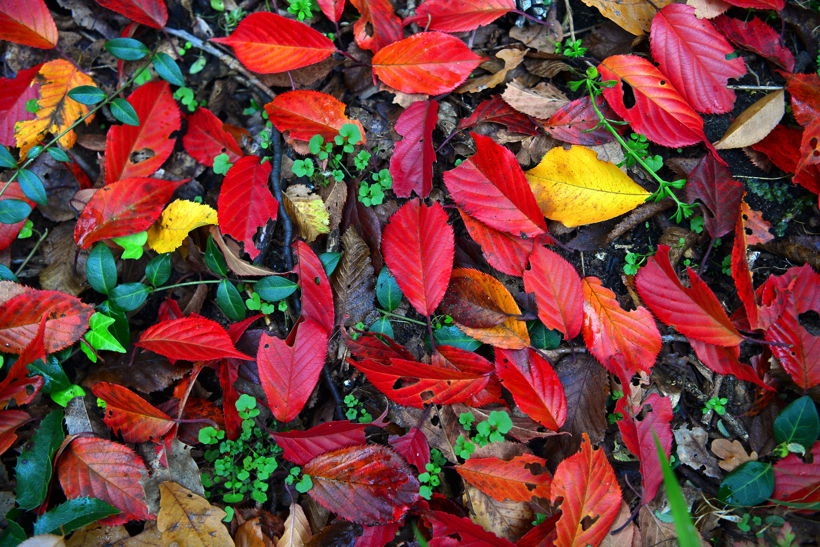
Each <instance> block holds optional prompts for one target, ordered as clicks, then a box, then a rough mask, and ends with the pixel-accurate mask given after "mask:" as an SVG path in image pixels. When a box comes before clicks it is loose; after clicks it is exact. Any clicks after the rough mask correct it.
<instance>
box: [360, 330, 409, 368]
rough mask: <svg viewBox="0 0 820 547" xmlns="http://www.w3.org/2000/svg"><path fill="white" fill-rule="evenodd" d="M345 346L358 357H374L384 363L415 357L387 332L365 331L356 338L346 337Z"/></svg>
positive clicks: (373, 358)
mask: <svg viewBox="0 0 820 547" xmlns="http://www.w3.org/2000/svg"><path fill="white" fill-rule="evenodd" d="M345 346H347V348H348V349H349V350H350V353H351V354H352V355H353V356H354V357H355V358H356V359H372V360H374V361H377V362H379V363H382V364H389V363H390V359H405V360H407V361H412V360H413V359H414V357H413V354H412V353H410V352H409V351H407V349H406V348H405V347H404V346H401V345H399V344H397V343H396V341H395V340H393V339H392V338H390V337H389V336H387V335H385V334H378V335H376V334H371V333H364V334H362V335H361V336H359V337H358V338H357V339H356V340H353V339H352V338H349V337H345Z"/></svg>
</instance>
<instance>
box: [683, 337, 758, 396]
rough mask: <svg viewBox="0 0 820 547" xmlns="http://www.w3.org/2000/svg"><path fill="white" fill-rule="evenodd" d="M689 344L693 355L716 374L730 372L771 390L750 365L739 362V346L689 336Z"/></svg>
mask: <svg viewBox="0 0 820 547" xmlns="http://www.w3.org/2000/svg"><path fill="white" fill-rule="evenodd" d="M688 340H689V345H691V346H692V349H693V350H695V355H697V356H698V359H700V361H701V362H702V363H703V364H704V365H706V367H707V368H708V369H709V370H711V371H713V372H716V373H718V374H731V375H733V376H736V377H737V378H739V379H741V380H746V381H747V382H752V383H753V384H757V385H758V386H760V387H762V388H763V389H768V390H772V387H771V386H769V385H767V384H766V383H764V382H763V381H762V380H761V379H760V378H759V377H758V375H757V373H756V372H755V369H753V368H752V367H751V366H750V365H747V364H745V363H741V362H740V360H739V358H740V346H728V347H726V346H716V345H714V344H707V343H706V342H701V341H699V340H695V339H693V338H689V339H688Z"/></svg>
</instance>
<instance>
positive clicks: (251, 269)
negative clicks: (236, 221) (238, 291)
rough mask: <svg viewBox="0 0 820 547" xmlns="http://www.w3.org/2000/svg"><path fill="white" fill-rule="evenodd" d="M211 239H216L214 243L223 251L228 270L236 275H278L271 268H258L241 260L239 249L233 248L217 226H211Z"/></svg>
mask: <svg viewBox="0 0 820 547" xmlns="http://www.w3.org/2000/svg"><path fill="white" fill-rule="evenodd" d="M211 237H213V238H214V243H216V246H217V247H219V250H220V251H222V254H223V255H225V263H226V264H227V265H228V268H229V269H230V270H231V271H232V272H233V273H235V274H236V275H239V276H243V275H276V272H274V271H273V270H271V269H269V268H265V267H264V266H256V265H255V264H251V263H250V262H246V261H244V260H242V259H241V258H239V248H238V247H237V246H236V245H235V244H234V245H233V246H232V245H231V244H229V243H227V242H226V241H225V239H224V238H223V237H222V234H221V233H220V232H219V228H218V227H217V226H211ZM231 243H232V242H231Z"/></svg>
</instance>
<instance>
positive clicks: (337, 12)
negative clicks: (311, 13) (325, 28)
mask: <svg viewBox="0 0 820 547" xmlns="http://www.w3.org/2000/svg"><path fill="white" fill-rule="evenodd" d="M316 3H317V4H319V9H321V10H322V13H324V14H325V17H327V18H328V19H330V20H331V21H334V22H338V21H339V19H341V18H342V12H344V10H345V0H316Z"/></svg>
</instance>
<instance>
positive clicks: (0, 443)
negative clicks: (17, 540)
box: [0, 410, 418, 454]
mask: <svg viewBox="0 0 820 547" xmlns="http://www.w3.org/2000/svg"><path fill="white" fill-rule="evenodd" d="M30 419H31V416H29V414H28V412H23V411H22V410H0V454H4V453H5V452H6V450H8V449H9V448H11V447H12V445H14V443H15V442H16V441H17V434H16V433H15V431H16V430H17V428H18V427H20V426H21V425H23V424H25V423H26V422H28V421H29V420H30ZM417 431H418V430H417Z"/></svg>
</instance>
